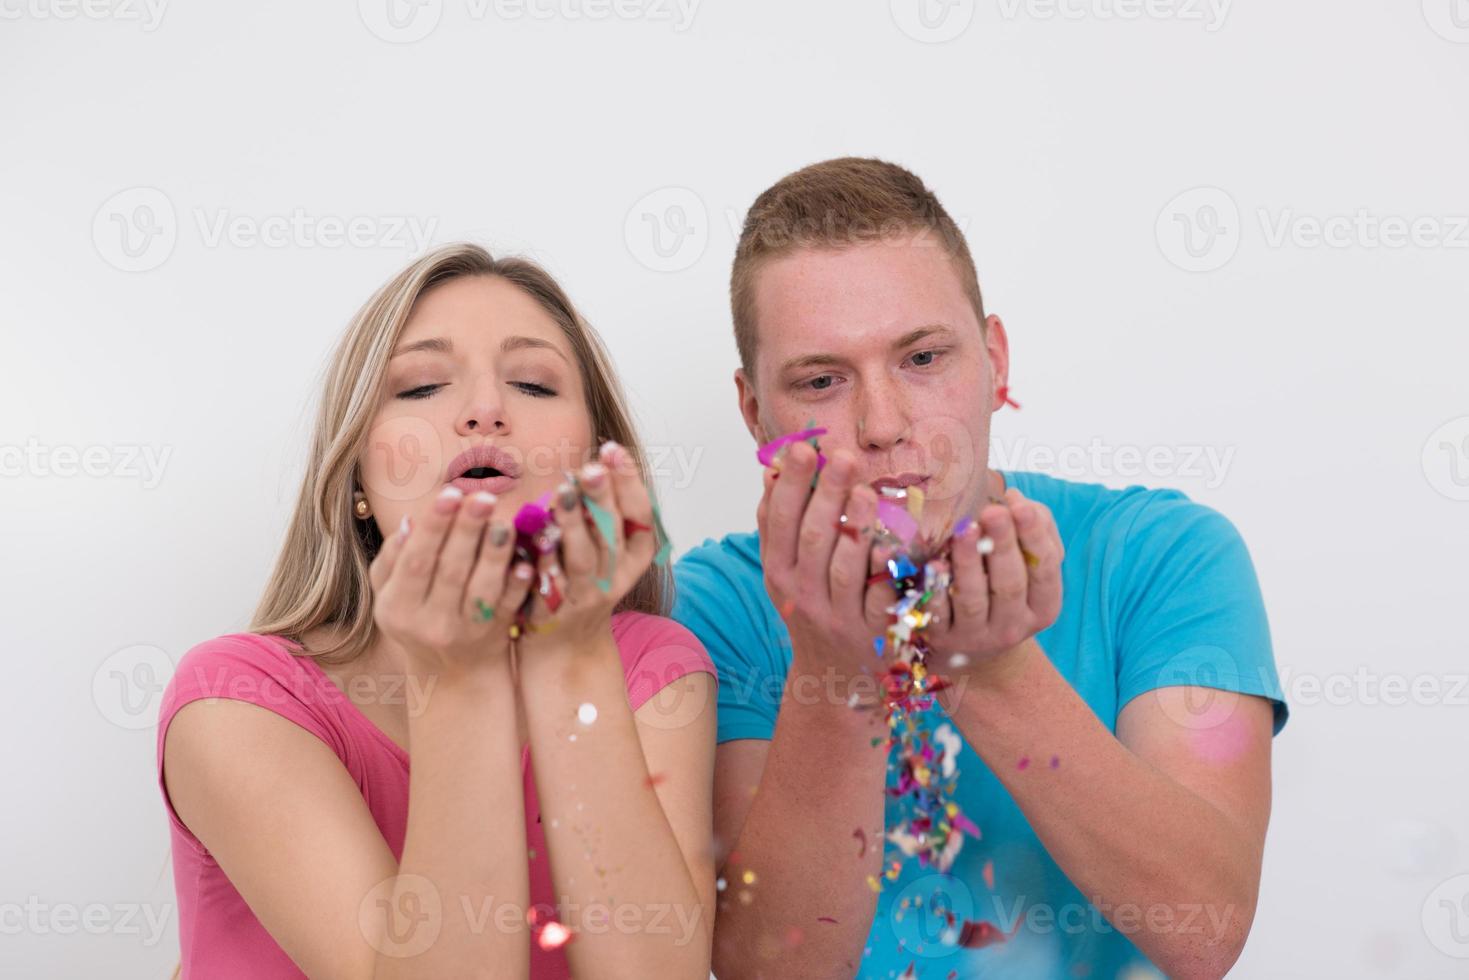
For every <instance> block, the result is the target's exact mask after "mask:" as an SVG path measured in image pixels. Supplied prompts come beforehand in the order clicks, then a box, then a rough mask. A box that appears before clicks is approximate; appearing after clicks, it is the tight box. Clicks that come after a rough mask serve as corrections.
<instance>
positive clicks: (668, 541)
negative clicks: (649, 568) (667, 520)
mask: <svg viewBox="0 0 1469 980" xmlns="http://www.w3.org/2000/svg"><path fill="white" fill-rule="evenodd" d="M653 527H654V529H655V530H656V531H657V532H658V540H659V541H660V542H661V545H660V546H659V548H658V553H657V554H656V555H654V556H653V564H655V565H666V564H668V556H669V555H671V554H673V539H672V538H670V537H669V536H668V529H667V528H665V527H664V526H663V512H662V511H661V510H659V508H658V505H657V504H654V505H653Z"/></svg>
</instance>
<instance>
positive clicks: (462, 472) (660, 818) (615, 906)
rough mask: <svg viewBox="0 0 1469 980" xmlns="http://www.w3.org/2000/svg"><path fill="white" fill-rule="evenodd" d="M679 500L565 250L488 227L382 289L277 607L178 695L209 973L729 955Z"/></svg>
mask: <svg viewBox="0 0 1469 980" xmlns="http://www.w3.org/2000/svg"><path fill="white" fill-rule="evenodd" d="M598 447H600V448H598ZM537 501H538V502H539V503H540V504H541V505H543V507H544V510H542V511H540V512H539V513H540V514H541V516H542V517H544V516H545V512H546V511H549V517H550V525H549V526H547V527H546V528H544V529H539V530H538V529H537V528H536V527H535V526H534V523H535V522H534V521H532V522H531V524H526V523H525V522H524V521H522V527H521V528H520V529H519V530H520V532H521V533H520V534H517V528H516V527H515V517H516V515H517V513H518V512H519V511H520V510H521V508H522V506H523V505H525V504H528V503H533V502H537ZM529 516H531V517H534V516H535V512H530V515H529ZM657 527H658V521H657V518H656V516H655V515H654V512H653V503H652V500H651V498H650V495H649V491H648V490H647V489H646V468H645V463H644V460H643V454H642V451H641V449H640V448H639V443H638V439H637V435H636V433H635V432H634V431H633V428H632V425H631V423H630V421H629V416H628V412H627V409H626V408H625V405H624V400H623V397H622V394H621V391H620V388H619V385H618V383H617V381H616V379H615V378H614V377H613V375H612V372H611V368H610V366H609V362H608V359H607V357H606V355H605V353H604V352H603V351H602V349H601V347H600V344H599V341H598V340H597V339H596V337H595V335H594V334H593V332H592V330H591V329H590V328H589V327H588V326H587V325H586V323H585V322H583V321H582V319H581V318H580V317H579V316H578V315H577V313H576V311H575V310H574V309H573V307H572V305H571V303H570V301H569V300H568V299H567V297H566V295H565V294H564V293H563V292H562V290H561V289H560V288H559V287H558V286H557V284H556V283H555V282H554V281H553V280H552V279H551V277H550V276H549V275H548V274H547V273H545V272H544V271H542V270H541V269H539V268H538V267H536V266H535V265H532V264H531V263H528V262H525V261H522V260H516V259H495V258H493V257H492V256H490V255H489V254H488V253H487V252H485V251H484V250H483V249H480V248H478V247H476V246H473V245H458V246H452V247H447V248H443V249H440V250H438V251H435V252H433V253H432V254H429V255H427V256H425V257H423V258H422V259H419V260H418V261H416V262H414V263H413V264H412V265H410V266H409V267H408V268H407V269H405V270H404V271H403V272H402V273H400V274H399V275H398V276H397V277H395V278H394V279H393V280H392V281H391V282H389V283H388V284H387V285H386V286H385V287H383V288H382V289H381V290H380V291H379V292H378V293H377V294H376V295H375V296H374V297H373V298H372V299H371V300H370V301H369V302H368V304H367V305H366V306H365V307H364V308H363V309H362V311H361V312H360V313H359V314H358V316H357V317H356V319H355V320H354V321H353V323H352V324H351V326H350V327H349V328H348V330H347V333H346V336H345V337H344V338H343V339H342V342H341V344H340V346H339V347H338V349H337V352H336V355H335V358H334V360H333V362H332V364H331V367H330V370H329V374H328V377H327V381H326V389H325V392H324V397H323V398H322V401H321V407H320V412H319V415H318V418H317V424H316V432H315V438H314V441H313V444H312V449H311V458H310V465H309V466H308V468H307V473H306V477H305V480H304V483H303V485H302V488H301V493H300V496H299V498H298V500H297V503H296V511H295V515H294V518H293V519H292V521H291V525H290V529H289V531H288V532H287V536H286V542H285V546H284V549H283V550H282V553H281V555H280V558H279V560H278V562H277V564H276V567H275V571H274V574H273V575H272V577H271V580H270V583H269V585H268V587H267V589H266V592H265V596H264V598H263V599H262V601H261V603H260V607H259V609H258V610H257V612H256V616H255V620H254V622H253V623H252V624H251V629H250V632H249V633H240V634H234V635H229V636H222V637H219V638H217V639H214V640H210V641H208V642H206V643H203V644H201V645H199V646H197V647H195V648H193V649H192V650H190V651H189V652H188V653H187V654H186V655H185V657H184V658H183V660H182V661H181V663H180V664H179V667H178V670H177V671H176V673H175V676H174V678H173V680H172V681H171V683H170V685H169V689H168V691H167V693H166V695H165V698H164V702H163V707H162V710H161V715H160V720H159V725H158V764H159V781H160V786H161V787H162V789H163V795H164V800H165V803H166V805H167V808H168V813H169V820H170V823H171V826H172V845H173V859H174V877H175V884H176V888H177V893H178V900H179V931H180V940H181V945H182V964H181V967H182V973H183V975H184V977H185V978H188V977H191V976H192V977H208V978H210V980H218V978H235V977H251V978H275V977H299V976H302V975H305V976H309V977H313V978H319V977H334V978H335V977H341V978H369V977H410V976H411V977H455V978H459V977H524V976H527V975H529V976H534V977H559V976H567V975H569V974H575V975H576V976H579V977H593V976H607V977H644V976H656V977H689V978H699V980H702V978H705V977H707V976H708V975H709V948H710V935H711V932H712V925H713V923H712V919H711V915H712V909H713V902H714V891H715V888H714V884H715V883H714V869H713V865H712V847H711V840H710V835H711V830H710V826H711V815H710V808H711V799H710V797H711V792H712V767H713V757H714V704H715V699H714V696H713V687H714V678H713V673H714V668H713V665H712V664H711V663H710V661H709V659H708V657H707V656H706V654H705V652H704V650H703V648H702V647H701V646H700V644H699V642H698V641H697V640H696V639H694V637H693V636H692V634H690V633H688V632H687V631H686V630H684V629H683V628H682V627H680V626H678V625H676V624H675V623H673V622H672V621H671V620H668V619H666V618H664V616H663V614H664V612H665V611H666V609H667V607H668V603H669V599H670V590H671V580H670V576H669V574H668V569H667V568H666V567H665V566H664V564H663V563H662V561H660V560H655V556H657V552H658V550H659V547H660V545H661V543H662V542H661V541H660V540H659V538H660V535H659V532H658V531H657V530H656V529H657ZM517 538H518V539H519V543H517ZM658 557H666V556H658ZM410 759H411V776H410Z"/></svg>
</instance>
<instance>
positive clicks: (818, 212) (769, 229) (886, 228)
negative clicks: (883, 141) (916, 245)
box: [729, 157, 984, 378]
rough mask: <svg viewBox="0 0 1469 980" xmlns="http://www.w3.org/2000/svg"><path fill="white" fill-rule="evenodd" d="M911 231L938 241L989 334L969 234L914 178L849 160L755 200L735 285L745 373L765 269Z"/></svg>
mask: <svg viewBox="0 0 1469 980" xmlns="http://www.w3.org/2000/svg"><path fill="white" fill-rule="evenodd" d="M913 231H931V232H933V233H935V234H936V235H937V236H938V238H939V243H940V244H941V245H942V246H943V248H944V249H945V250H946V251H947V252H948V253H949V257H950V258H951V259H952V260H953V263H954V270H955V271H956V272H957V273H958V275H959V282H960V285H961V286H963V288H964V292H965V295H966V296H968V298H969V302H970V305H971V306H973V307H974V313H975V315H976V316H977V317H978V318H979V324H980V329H981V330H983V329H984V300H983V298H982V297H981V295H980V291H979V274H978V273H977V272H976V271H975V268H974V257H973V256H972V255H971V254H970V252H969V244H968V242H966V241H965V240H964V232H963V231H961V230H960V228H959V226H958V225H957V224H955V222H954V219H953V218H951V217H949V212H948V211H945V210H944V206H943V205H942V204H940V203H939V199H938V197H937V196H936V195H935V194H934V193H933V191H931V190H929V189H928V187H927V186H925V185H924V183H923V181H922V180H920V179H919V178H918V176H917V175H916V174H914V173H912V172H911V171H908V170H905V169H903V168H902V167H900V166H898V165H897V164H895V163H888V162H886V161H883V160H873V159H865V158H860V157H843V158H841V159H838V160H827V161H824V162H822V163H814V164H812V165H811V166H809V167H805V168H803V169H801V170H797V171H796V172H795V173H793V174H787V175H786V176H785V177H782V178H781V179H780V180H778V181H777V182H776V183H775V184H773V185H772V186H771V187H769V188H768V189H767V190H766V191H765V192H764V193H762V194H761V195H760V196H759V197H757V198H756V199H755V203H754V204H753V205H751V206H750V211H749V213H748V214H747V215H745V224H744V228H743V229H742V230H741V231H740V240H739V244H738V245H737V246H736V247H735V260H734V267H733V268H732V269H731V270H730V282H729V299H730V307H731V311H732V313H733V315H734V332H735V347H736V348H738V350H739V354H740V366H741V367H743V368H744V369H745V373H746V374H747V375H749V376H750V377H752V378H753V377H754V376H755V348H756V341H757V339H758V336H759V335H758V333H757V324H756V322H755V274H756V273H757V272H759V271H760V268H761V267H762V266H763V265H765V263H767V262H769V261H770V260H771V259H774V258H778V257H780V256H783V255H786V254H789V253H790V252H793V251H795V250H796V249H799V248H830V249H840V248H847V247H849V246H853V245H862V244H869V243H874V242H882V241H888V240H890V239H891V238H892V237H893V235H894V233H899V234H901V233H904V232H913Z"/></svg>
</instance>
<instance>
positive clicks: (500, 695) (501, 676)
mask: <svg viewBox="0 0 1469 980" xmlns="http://www.w3.org/2000/svg"><path fill="white" fill-rule="evenodd" d="M515 711H516V703H515V687H514V683H513V681H512V679H511V675H510V670H509V667H508V664H504V665H499V666H497V667H495V668H493V669H487V670H485V671H483V672H482V673H477V674H474V675H472V676H469V677H456V678H447V677H440V678H437V679H436V683H435V685H434V686H433V688H432V689H431V693H430V695H429V697H428V698H427V700H426V702H425V706H424V709H423V711H422V712H421V713H419V714H417V715H416V716H414V717H412V718H410V722H409V749H410V751H411V753H412V769H411V774H410V776H409V789H408V828H407V835H406V838H405V841H404V845H403V858H402V861H401V862H400V864H399V869H398V875H397V879H396V881H395V882H394V883H393V887H392V888H391V889H387V888H383V889H381V891H382V894H381V895H376V896H374V898H373V903H374V904H375V905H376V906H377V908H375V909H373V910H372V920H371V921H374V922H375V923H376V924H377V927H378V928H379V929H380V930H382V931H381V932H380V933H379V938H378V941H377V942H376V943H375V945H376V948H377V950H378V954H379V955H378V958H377V964H376V974H375V975H376V976H377V977H379V978H398V977H404V978H406V977H424V976H455V977H486V978H488V977H496V978H498V977H516V978H519V977H525V976H526V975H527V973H528V971H529V962H530V945H529V929H528V927H527V925H526V922H525V910H526V909H527V907H528V905H529V902H530V886H529V871H528V867H527V856H526V849H525V802H524V794H523V793H522V790H521V778H522V776H521V758H520V743H519V736H518V733H517V731H516V715H515ZM505 909H513V910H514V914H513V915H512V914H510V913H509V912H505V913H504V914H502V910H505Z"/></svg>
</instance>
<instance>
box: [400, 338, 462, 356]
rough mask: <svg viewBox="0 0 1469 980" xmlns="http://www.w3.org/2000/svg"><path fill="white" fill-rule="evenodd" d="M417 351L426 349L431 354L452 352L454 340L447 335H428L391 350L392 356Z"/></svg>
mask: <svg viewBox="0 0 1469 980" xmlns="http://www.w3.org/2000/svg"><path fill="white" fill-rule="evenodd" d="M417 351H428V352H430V353H433V354H452V353H454V342H453V341H451V340H450V339H449V338H447V337H429V338H427V339H426V340H415V341H414V342H413V343H411V344H408V345H406V346H403V347H399V348H398V349H397V350H395V351H393V356H394V357H402V356H403V355H404V354H412V353H415V352H417Z"/></svg>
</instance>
